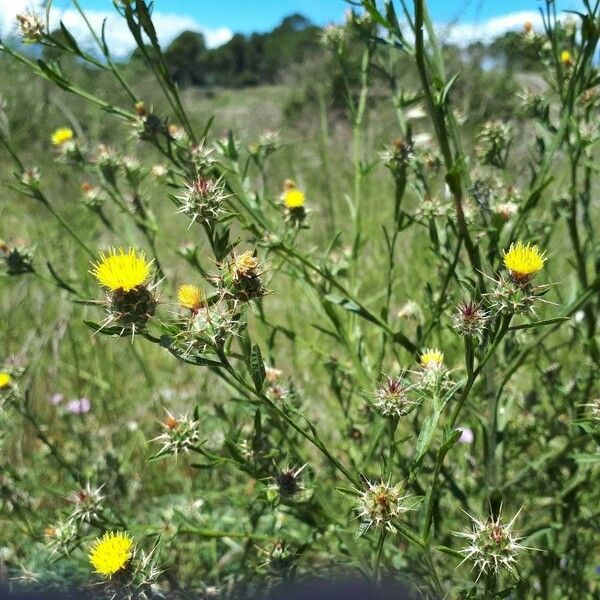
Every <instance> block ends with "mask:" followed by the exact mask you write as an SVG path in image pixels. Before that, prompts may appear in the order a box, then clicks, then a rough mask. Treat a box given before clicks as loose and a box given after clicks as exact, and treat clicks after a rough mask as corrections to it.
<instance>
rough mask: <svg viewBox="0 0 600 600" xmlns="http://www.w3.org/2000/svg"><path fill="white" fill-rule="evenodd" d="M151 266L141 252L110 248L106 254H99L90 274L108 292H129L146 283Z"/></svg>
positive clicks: (130, 249) (131, 249)
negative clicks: (98, 259)
mask: <svg viewBox="0 0 600 600" xmlns="http://www.w3.org/2000/svg"><path fill="white" fill-rule="evenodd" d="M151 264H152V263H151V262H148V261H147V260H146V256H145V255H144V253H143V252H139V253H138V252H137V251H136V250H135V249H133V248H129V249H128V250H124V249H123V248H119V249H118V250H117V249H115V248H110V249H109V251H108V254H104V253H103V252H101V253H100V261H99V262H97V263H93V264H92V270H91V273H92V275H94V277H95V278H96V279H97V280H98V281H99V282H100V284H101V285H103V286H104V287H106V288H108V289H109V290H111V291H113V292H115V291H117V290H121V291H124V292H129V291H131V290H133V289H135V288H138V287H140V286H143V285H144V284H145V283H146V282H147V280H148V277H149V276H150V266H151Z"/></svg>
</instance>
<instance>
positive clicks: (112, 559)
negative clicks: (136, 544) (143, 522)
mask: <svg viewBox="0 0 600 600" xmlns="http://www.w3.org/2000/svg"><path fill="white" fill-rule="evenodd" d="M132 555H133V539H132V538H131V537H130V536H129V534H127V533H123V532H121V531H117V532H116V533H114V532H107V533H105V534H104V536H103V537H102V538H99V539H97V540H96V541H95V542H94V544H93V546H92V549H91V550H90V554H89V559H90V563H91V564H92V566H93V567H94V569H95V570H96V573H99V574H100V575H104V576H105V577H111V576H112V575H114V574H115V573H116V572H117V571H120V570H121V569H122V568H123V567H125V565H126V564H127V563H128V562H129V561H130V559H131V557H132Z"/></svg>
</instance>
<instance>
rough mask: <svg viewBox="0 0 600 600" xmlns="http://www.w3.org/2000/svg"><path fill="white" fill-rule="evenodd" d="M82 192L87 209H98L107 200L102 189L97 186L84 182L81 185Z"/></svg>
mask: <svg viewBox="0 0 600 600" xmlns="http://www.w3.org/2000/svg"><path fill="white" fill-rule="evenodd" d="M81 192H82V193H83V202H84V203H85V205H86V206H87V207H89V208H92V209H98V208H100V207H101V206H102V205H103V204H104V200H105V198H104V195H103V193H102V189H101V188H100V187H98V186H97V185H93V184H91V183H90V182H89V181H84V182H83V183H82V184H81Z"/></svg>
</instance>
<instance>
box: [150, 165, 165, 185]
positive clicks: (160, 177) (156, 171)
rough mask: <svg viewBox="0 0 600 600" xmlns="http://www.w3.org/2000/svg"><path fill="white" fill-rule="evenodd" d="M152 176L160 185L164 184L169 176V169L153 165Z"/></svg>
mask: <svg viewBox="0 0 600 600" xmlns="http://www.w3.org/2000/svg"><path fill="white" fill-rule="evenodd" d="M150 172H151V173H152V176H153V177H155V178H156V179H157V181H158V182H159V183H162V182H164V181H165V180H166V178H167V175H168V174H169V169H167V167H166V166H165V165H161V164H158V165H153V166H152V168H151V169H150Z"/></svg>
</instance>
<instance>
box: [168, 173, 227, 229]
mask: <svg viewBox="0 0 600 600" xmlns="http://www.w3.org/2000/svg"><path fill="white" fill-rule="evenodd" d="M228 197H229V195H228V194H227V193H226V192H225V185H224V183H223V182H222V181H221V180H220V179H217V180H215V179H208V178H206V177H197V178H196V179H195V180H194V181H192V182H191V183H189V184H188V185H187V187H186V189H185V190H184V192H183V193H182V194H181V195H180V196H177V197H175V198H174V199H175V201H176V202H177V203H178V204H179V206H180V210H179V211H178V212H180V213H184V214H186V215H187V216H188V217H190V218H191V220H192V223H194V222H195V221H200V222H202V223H207V224H210V223H213V222H215V221H217V220H218V219H219V217H221V216H222V215H223V214H224V202H225V200H226V199H227V198H228Z"/></svg>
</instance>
